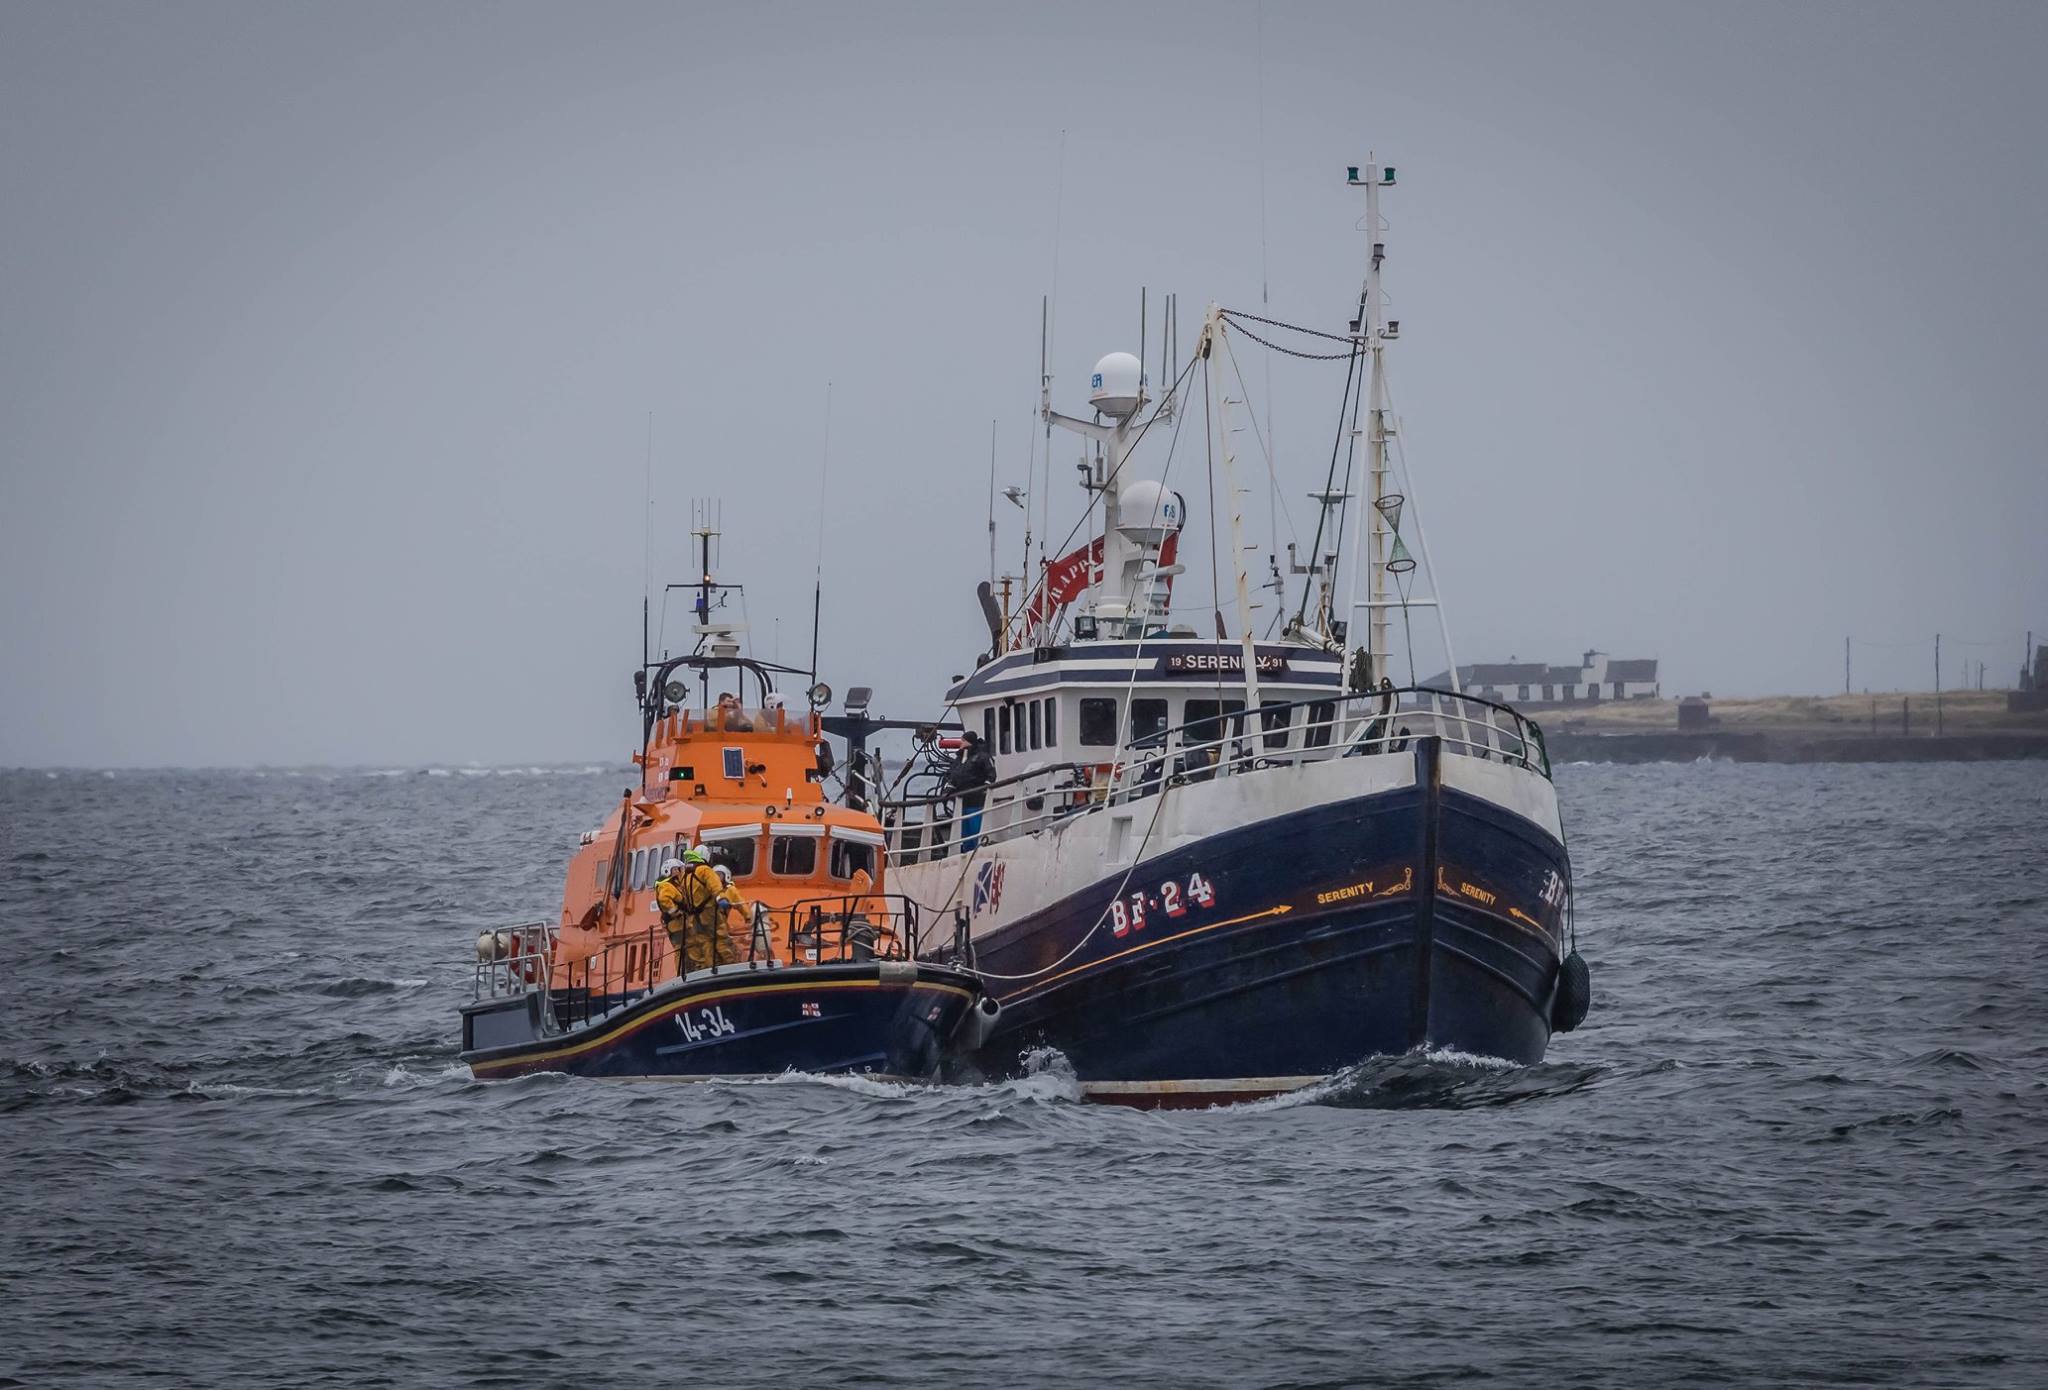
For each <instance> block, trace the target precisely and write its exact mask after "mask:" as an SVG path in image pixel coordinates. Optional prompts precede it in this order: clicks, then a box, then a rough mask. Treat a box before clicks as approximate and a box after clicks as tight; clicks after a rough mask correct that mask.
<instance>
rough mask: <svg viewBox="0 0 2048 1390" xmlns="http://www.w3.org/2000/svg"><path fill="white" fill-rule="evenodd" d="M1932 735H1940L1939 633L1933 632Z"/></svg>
mask: <svg viewBox="0 0 2048 1390" xmlns="http://www.w3.org/2000/svg"><path fill="white" fill-rule="evenodd" d="M1934 736H1935V737H1936V738H1940V737H1941V634H1940V633H1938V632H1937V633H1935V634H1934Z"/></svg>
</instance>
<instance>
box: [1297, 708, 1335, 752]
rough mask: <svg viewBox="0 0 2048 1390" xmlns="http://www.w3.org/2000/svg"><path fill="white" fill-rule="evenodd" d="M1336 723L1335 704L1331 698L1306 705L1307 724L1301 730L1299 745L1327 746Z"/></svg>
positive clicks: (1305, 746) (1309, 746) (1307, 746)
mask: <svg viewBox="0 0 2048 1390" xmlns="http://www.w3.org/2000/svg"><path fill="white" fill-rule="evenodd" d="M1336 723H1337V705H1336V702H1335V701H1333V700H1318V701H1316V702H1315V703H1314V704H1312V705H1310V706H1309V707H1308V726H1307V727H1306V728H1305V729H1303V730H1302V739H1301V746H1302V747H1304V748H1328V747H1329V746H1330V736H1331V734H1332V732H1333V731H1334V729H1335V727H1336Z"/></svg>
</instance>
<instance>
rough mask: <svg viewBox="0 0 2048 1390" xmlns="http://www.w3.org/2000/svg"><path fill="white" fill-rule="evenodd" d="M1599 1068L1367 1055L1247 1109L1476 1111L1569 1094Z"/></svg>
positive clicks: (1463, 1056)
mask: <svg viewBox="0 0 2048 1390" xmlns="http://www.w3.org/2000/svg"><path fill="white" fill-rule="evenodd" d="M1602 1070H1603V1068H1601V1067H1598V1066H1592V1065H1588V1064H1584V1063H1569V1062H1542V1063H1538V1064H1537V1065H1535V1066H1526V1067H1525V1066H1518V1065H1516V1064H1515V1063H1513V1062H1508V1061H1503V1060H1502V1059H1501V1058H1498V1057H1476V1056H1473V1055H1472V1054H1471V1053H1468V1052H1455V1051H1450V1050H1448V1049H1446V1050H1443V1051H1435V1052H1408V1053H1403V1054H1401V1055H1400V1056H1395V1057H1369V1058H1367V1059H1366V1060H1365V1061H1363V1062H1360V1063H1359V1064H1358V1065H1357V1066H1354V1067H1347V1068H1346V1069H1345V1070H1343V1071H1341V1072H1338V1073H1337V1074H1336V1075H1335V1076H1331V1077H1328V1078H1326V1079H1325V1080H1322V1081H1318V1082H1316V1083H1315V1084H1314V1085H1312V1086H1305V1087H1303V1088H1302V1089H1301V1090H1299V1091H1293V1092H1290V1093H1289V1094H1287V1095H1284V1096H1275V1097H1274V1098H1273V1099H1271V1100H1265V1101H1258V1102H1255V1103H1254V1104H1253V1105H1251V1106H1247V1107H1244V1108H1246V1109H1253V1110H1259V1109H1273V1108H1281V1107H1291V1106H1298V1105H1326V1106H1333V1107H1336V1108H1338V1109H1345V1110H1478V1109H1486V1108H1493V1107H1498V1106H1503V1105H1520V1104H1523V1103H1524V1102H1527V1101H1535V1100H1545V1099H1548V1098H1551V1097H1554V1096H1563V1095H1569V1094H1571V1093H1572V1092H1574V1091H1577V1090H1581V1089H1583V1088H1584V1087H1586V1086H1588V1085H1590V1084H1591V1083H1592V1082H1593V1081H1594V1080H1596V1079H1597V1078H1598V1077H1599V1076H1600V1074H1601V1072H1602Z"/></svg>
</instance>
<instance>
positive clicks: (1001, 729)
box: [996, 705, 1010, 753]
mask: <svg viewBox="0 0 2048 1390" xmlns="http://www.w3.org/2000/svg"><path fill="white" fill-rule="evenodd" d="M996 751H997V752H998V753H1007V752H1009V751H1010V707H1009V706H1008V705H1004V706H1003V707H1002V709H1001V710H999V711H997V713H996Z"/></svg>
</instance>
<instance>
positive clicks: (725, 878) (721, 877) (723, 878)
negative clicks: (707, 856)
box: [711, 864, 732, 888]
mask: <svg viewBox="0 0 2048 1390" xmlns="http://www.w3.org/2000/svg"><path fill="white" fill-rule="evenodd" d="M711 867H712V869H713V870H715V871H716V872H717V874H718V881H719V882H720V883H721V884H723V885H724V886H725V887H727V888H730V887H732V870H731V869H729V868H727V867H726V866H725V865H723V864H713V865H712V866H711Z"/></svg>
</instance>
